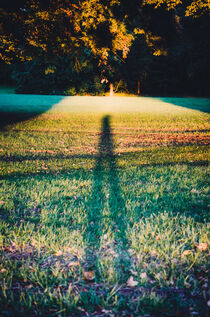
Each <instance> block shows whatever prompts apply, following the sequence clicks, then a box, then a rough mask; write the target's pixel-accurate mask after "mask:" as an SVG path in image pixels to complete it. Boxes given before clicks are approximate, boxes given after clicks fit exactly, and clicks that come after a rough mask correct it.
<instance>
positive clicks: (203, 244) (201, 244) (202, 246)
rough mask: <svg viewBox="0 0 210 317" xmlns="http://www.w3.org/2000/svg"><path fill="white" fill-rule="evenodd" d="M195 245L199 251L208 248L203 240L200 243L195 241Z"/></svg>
mask: <svg viewBox="0 0 210 317" xmlns="http://www.w3.org/2000/svg"><path fill="white" fill-rule="evenodd" d="M195 247H196V248H197V249H198V250H200V251H207V249H208V244H207V243H206V242H203V243H200V244H197V243H195Z"/></svg>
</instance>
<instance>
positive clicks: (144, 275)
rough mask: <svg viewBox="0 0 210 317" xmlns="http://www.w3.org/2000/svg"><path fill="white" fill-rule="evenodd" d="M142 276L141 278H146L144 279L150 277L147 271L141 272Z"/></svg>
mask: <svg viewBox="0 0 210 317" xmlns="http://www.w3.org/2000/svg"><path fill="white" fill-rule="evenodd" d="M140 276H141V278H142V279H144V280H146V279H148V276H147V273H146V272H143V273H141V274H140Z"/></svg>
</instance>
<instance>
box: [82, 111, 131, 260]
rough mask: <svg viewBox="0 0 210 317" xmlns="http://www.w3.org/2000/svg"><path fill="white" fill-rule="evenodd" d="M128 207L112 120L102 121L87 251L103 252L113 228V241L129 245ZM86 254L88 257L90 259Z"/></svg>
mask: <svg viewBox="0 0 210 317" xmlns="http://www.w3.org/2000/svg"><path fill="white" fill-rule="evenodd" d="M125 215H126V205H125V201H124V199H123V193H122V190H121V187H120V184H119V177H118V173H117V163H116V157H115V154H114V145H113V139H112V133H111V128H110V117H109V116H105V117H104V118H103V119H102V128H101V135H100V141H99V145H98V156H97V158H96V163H95V167H94V171H93V187H92V193H91V201H90V204H89V208H88V211H87V215H86V229H85V232H84V240H85V241H86V243H87V248H88V252H89V253H90V254H91V253H92V254H93V253H94V254H96V253H97V251H98V250H99V249H100V245H101V236H102V234H103V229H104V228H106V226H107V227H109V228H110V226H111V228H112V233H113V238H114V240H115V242H116V244H119V245H120V246H121V247H123V246H124V247H125V246H126V245H127V239H126V227H127V223H126V217H125ZM88 252H87V256H88Z"/></svg>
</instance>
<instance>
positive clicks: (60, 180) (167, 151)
mask: <svg viewBox="0 0 210 317" xmlns="http://www.w3.org/2000/svg"><path fill="white" fill-rule="evenodd" d="M24 98H25V97H24ZM30 98H31V97H30ZM125 99H126V98H125ZM130 99H132V98H130ZM134 99H135V107H136V108H135V109H137V108H138V109H139V111H138V112H137V111H136V110H135V112H133V113H132V111H131V112H130V113H125V112H118V111H117V112H115V111H114V112H113V111H111V110H110V112H108V111H104V112H100V111H101V110H100V109H101V108H100V107H102V101H103V102H104V109H106V110H107V109H109V107H110V105H108V108H106V106H107V105H106V100H107V98H103V99H102V98H101V99H100V100H101V105H100V107H99V108H100V109H97V108H96V105H95V106H94V107H95V112H91V113H88V111H84V112H83V111H81V109H82V108H81V109H80V111H79V113H77V112H75V110H74V111H73V112H71V110H72V108H71V104H69V105H68V104H65V105H64V106H65V107H64V108H63V104H62V101H61V108H60V111H58V110H59V105H57V108H56V109H55V108H52V109H51V110H49V111H48V112H47V113H44V114H39V115H38V116H37V115H36V116H35V117H31V118H29V117H28V118H27V120H26V121H24V122H21V121H19V122H16V123H15V121H17V120H12V119H11V118H12V115H11V116H10V121H8V123H7V125H4V126H3V129H2V131H1V132H0V144H1V149H0V151H1V152H0V173H1V180H0V218H1V223H0V246H1V251H0V252H1V261H0V263H1V264H0V279H1V283H0V284H1V291H0V292H1V304H0V305H1V308H2V310H3V311H4V312H7V314H8V313H9V314H12V315H14V314H20V312H22V313H23V312H24V313H25V314H28V315H31V314H32V312H34V311H38V312H39V315H45V314H50V315H53V314H54V315H56V314H57V315H59V314H61V315H68V314H72V315H75V316H80V315H81V316H84V313H85V312H86V311H88V312H89V314H91V313H92V314H95V315H97V314H98V315H100V314H101V315H102V316H105V312H106V311H107V315H108V314H115V315H116V316H122V314H123V313H124V314H125V316H129V315H130V314H133V315H134V316H139V314H140V315H142V314H143V315H144V314H151V315H152V316H176V315H177V314H181V313H182V314H183V316H188V315H190V314H191V312H192V311H194V312H198V313H199V314H200V315H205V314H206V312H207V297H206V295H207V286H206V284H207V269H208V260H207V256H208V252H207V251H208V243H209V239H208V229H209V228H208V220H209V219H208V183H207V169H208V166H207V164H208V142H209V122H208V119H209V115H208V114H207V113H204V112H202V111H196V110H191V109H190V103H189V102H188V104H187V107H188V108H184V107H183V106H181V107H178V105H176V106H175V105H172V104H171V105H170V104H164V102H162V104H161V107H160V109H159V110H158V108H155V106H154V104H153V105H150V103H149V101H146V103H143V104H141V102H140V101H138V102H137V99H138V98H134ZM74 100H75V101H74V102H76V103H79V101H78V99H77V100H76V99H74ZM79 100H80V101H81V99H79ZM82 100H83V101H82V102H83V106H82V107H83V108H84V106H85V103H86V105H87V109H89V108H88V107H90V108H91V109H92V107H93V105H90V104H89V101H90V100H91V101H93V100H96V99H94V98H91V99H89V97H88V98H85V97H83V99H82ZM97 100H99V99H97ZM115 100H116V101H115V102H116V108H117V107H120V105H121V106H122V107H123V105H122V103H124V102H125V101H123V100H121V99H120V101H119V104H118V99H117V98H116V99H115ZM138 100H141V99H138ZM180 101H182V102H183V100H179V102H180ZM94 102H96V101H94ZM107 102H108V103H109V102H110V101H107ZM129 102H130V101H129ZM186 102H187V100H185V104H186ZM193 102H194V104H195V100H193ZM199 102H200V104H199V110H200V107H202V106H203V111H207V109H208V108H207V103H206V100H205V102H204V103H203V105H202V102H201V101H199ZM1 107H2V106H1ZM8 107H9V106H8ZM11 107H14V105H12V103H11ZM74 107H76V105H74ZM124 107H125V108H126V109H127V110H128V104H127V105H126V106H124ZM132 107H133V109H134V104H133V106H132V105H131V108H132ZM32 108H33V107H32ZM125 108H124V109H125ZM23 109H24V106H23ZM53 109H54V110H53ZM67 109H69V111H67ZM87 109H86V110H87ZM152 109H153V111H152ZM13 110H14V108H13ZM97 110H98V111H97ZM32 112H33V111H32ZM107 114H110V116H109V117H108V116H107ZM185 251H186V252H185ZM84 271H91V272H92V271H94V273H95V279H94V280H93V281H92V282H91V281H89V282H88V281H85V279H84V275H83V272H84ZM130 276H133V278H134V281H136V282H138V284H137V286H135V287H130V288H129V287H127V284H126V282H127V280H128V278H129V277H130ZM59 312H60V313H59ZM67 312H68V313H67ZM5 314H6V313H5ZM103 314H104V315H103Z"/></svg>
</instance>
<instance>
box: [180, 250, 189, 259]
mask: <svg viewBox="0 0 210 317" xmlns="http://www.w3.org/2000/svg"><path fill="white" fill-rule="evenodd" d="M189 254H192V251H191V250H185V251H184V252H183V253H182V255H181V257H182V258H184V257H185V256H187V255H189Z"/></svg>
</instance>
